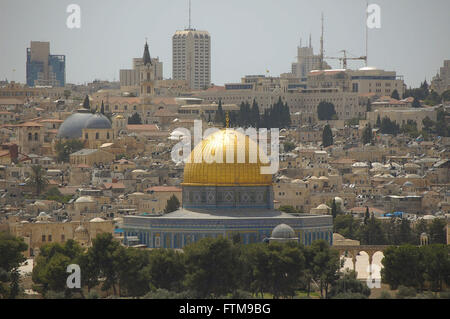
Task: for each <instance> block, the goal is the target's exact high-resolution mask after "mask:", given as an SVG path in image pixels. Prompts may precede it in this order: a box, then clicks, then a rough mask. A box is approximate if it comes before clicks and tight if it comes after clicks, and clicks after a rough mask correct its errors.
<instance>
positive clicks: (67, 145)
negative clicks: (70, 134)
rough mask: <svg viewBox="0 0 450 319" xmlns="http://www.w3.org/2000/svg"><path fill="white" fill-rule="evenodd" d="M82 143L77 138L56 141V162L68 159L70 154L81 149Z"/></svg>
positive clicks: (65, 161) (67, 160)
mask: <svg viewBox="0 0 450 319" xmlns="http://www.w3.org/2000/svg"><path fill="white" fill-rule="evenodd" d="M83 147H84V143H83V142H82V141H80V140H78V139H69V140H66V141H64V142H62V141H58V142H56V145H55V150H56V155H57V156H56V158H57V160H58V162H64V163H67V162H69V160H70V154H72V153H75V152H77V151H79V150H81V149H82V148H83Z"/></svg>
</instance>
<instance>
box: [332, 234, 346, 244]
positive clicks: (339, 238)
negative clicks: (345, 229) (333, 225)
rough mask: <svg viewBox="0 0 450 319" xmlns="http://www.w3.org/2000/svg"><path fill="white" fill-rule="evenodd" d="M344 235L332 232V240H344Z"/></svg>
mask: <svg viewBox="0 0 450 319" xmlns="http://www.w3.org/2000/svg"><path fill="white" fill-rule="evenodd" d="M344 239H345V237H344V236H342V235H341V234H338V233H333V242H334V241H336V240H344Z"/></svg>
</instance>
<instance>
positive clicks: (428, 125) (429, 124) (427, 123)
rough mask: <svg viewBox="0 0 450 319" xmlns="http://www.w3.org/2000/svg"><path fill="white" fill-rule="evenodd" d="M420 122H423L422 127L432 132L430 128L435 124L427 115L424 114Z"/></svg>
mask: <svg viewBox="0 0 450 319" xmlns="http://www.w3.org/2000/svg"><path fill="white" fill-rule="evenodd" d="M422 124H423V129H424V130H425V131H426V132H428V133H431V132H432V128H433V126H434V125H435V124H436V123H435V122H434V121H432V120H431V119H430V118H429V117H428V116H426V117H425V118H424V119H423V120H422Z"/></svg>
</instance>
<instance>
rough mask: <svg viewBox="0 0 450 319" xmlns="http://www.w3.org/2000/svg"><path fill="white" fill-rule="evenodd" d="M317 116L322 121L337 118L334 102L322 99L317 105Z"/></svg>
mask: <svg viewBox="0 0 450 319" xmlns="http://www.w3.org/2000/svg"><path fill="white" fill-rule="evenodd" d="M317 116H318V118H319V120H320V121H330V120H333V119H336V118H335V116H336V110H335V107H334V104H333V103H330V102H325V101H322V102H320V103H319V105H318V106H317Z"/></svg>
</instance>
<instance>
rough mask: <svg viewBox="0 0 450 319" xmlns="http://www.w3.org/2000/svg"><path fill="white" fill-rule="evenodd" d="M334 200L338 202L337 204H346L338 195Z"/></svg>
mask: <svg viewBox="0 0 450 319" xmlns="http://www.w3.org/2000/svg"><path fill="white" fill-rule="evenodd" d="M334 201H335V202H336V204H341V206H342V205H343V204H344V200H343V199H342V198H340V197H338V196H336V197H335V198H334Z"/></svg>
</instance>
